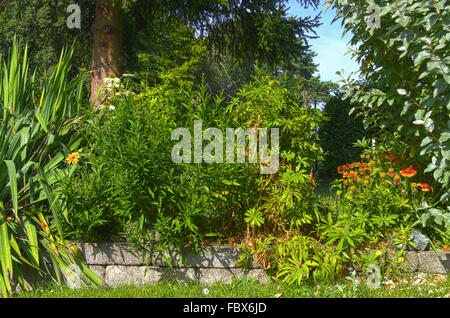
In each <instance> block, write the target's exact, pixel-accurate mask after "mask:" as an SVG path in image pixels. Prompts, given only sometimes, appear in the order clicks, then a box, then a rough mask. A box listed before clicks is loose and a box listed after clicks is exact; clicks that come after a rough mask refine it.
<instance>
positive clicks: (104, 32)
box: [89, 0, 124, 108]
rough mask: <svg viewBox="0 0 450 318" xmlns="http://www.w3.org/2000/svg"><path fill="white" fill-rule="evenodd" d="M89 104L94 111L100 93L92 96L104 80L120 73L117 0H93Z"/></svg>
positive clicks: (118, 9) (120, 53)
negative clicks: (96, 97) (94, 6)
mask: <svg viewBox="0 0 450 318" xmlns="http://www.w3.org/2000/svg"><path fill="white" fill-rule="evenodd" d="M92 34H93V41H94V43H93V46H92V62H91V97H90V99H89V100H90V102H91V104H92V103H94V108H96V107H97V106H98V105H99V103H100V102H101V98H103V96H104V94H103V92H102V93H101V94H100V95H99V98H98V99H97V100H95V96H96V94H97V92H98V89H99V88H100V85H101V84H102V81H103V79H104V78H107V77H120V75H121V74H122V73H123V68H124V58H123V28H122V14H121V1H120V0H96V8H95V18H94V23H93V25H92Z"/></svg>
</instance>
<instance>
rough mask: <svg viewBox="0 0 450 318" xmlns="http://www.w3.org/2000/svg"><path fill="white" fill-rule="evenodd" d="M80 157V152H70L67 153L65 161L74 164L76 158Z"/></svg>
mask: <svg viewBox="0 0 450 318" xmlns="http://www.w3.org/2000/svg"><path fill="white" fill-rule="evenodd" d="M80 158H81V156H80V154H79V153H78V152H72V153H71V154H69V155H68V156H67V158H66V162H67V163H68V164H69V165H72V164H74V165H76V164H78V160H79V159H80Z"/></svg>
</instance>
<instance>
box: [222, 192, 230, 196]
mask: <svg viewBox="0 0 450 318" xmlns="http://www.w3.org/2000/svg"><path fill="white" fill-rule="evenodd" d="M228 193H230V192H228V191H222V194H225V195H227V194H228Z"/></svg>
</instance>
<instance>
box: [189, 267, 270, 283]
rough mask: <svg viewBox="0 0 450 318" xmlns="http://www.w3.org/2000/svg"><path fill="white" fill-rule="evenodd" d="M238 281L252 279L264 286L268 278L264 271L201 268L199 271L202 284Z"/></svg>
mask: <svg viewBox="0 0 450 318" xmlns="http://www.w3.org/2000/svg"><path fill="white" fill-rule="evenodd" d="M233 277H235V278H237V279H240V278H243V277H250V278H254V279H256V280H257V281H258V282H260V283H262V284H266V283H267V279H268V276H267V274H266V272H265V271H264V270H262V269H248V270H245V269H240V268H201V269H199V280H198V282H199V283H200V284H205V285H211V284H214V283H217V282H219V281H220V282H223V283H226V284H229V283H231V282H232V278H233Z"/></svg>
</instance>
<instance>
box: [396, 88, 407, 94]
mask: <svg viewBox="0 0 450 318" xmlns="http://www.w3.org/2000/svg"><path fill="white" fill-rule="evenodd" d="M397 93H398V94H400V95H406V94H408V93H407V92H406V90H405V89H403V88H398V89H397Z"/></svg>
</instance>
